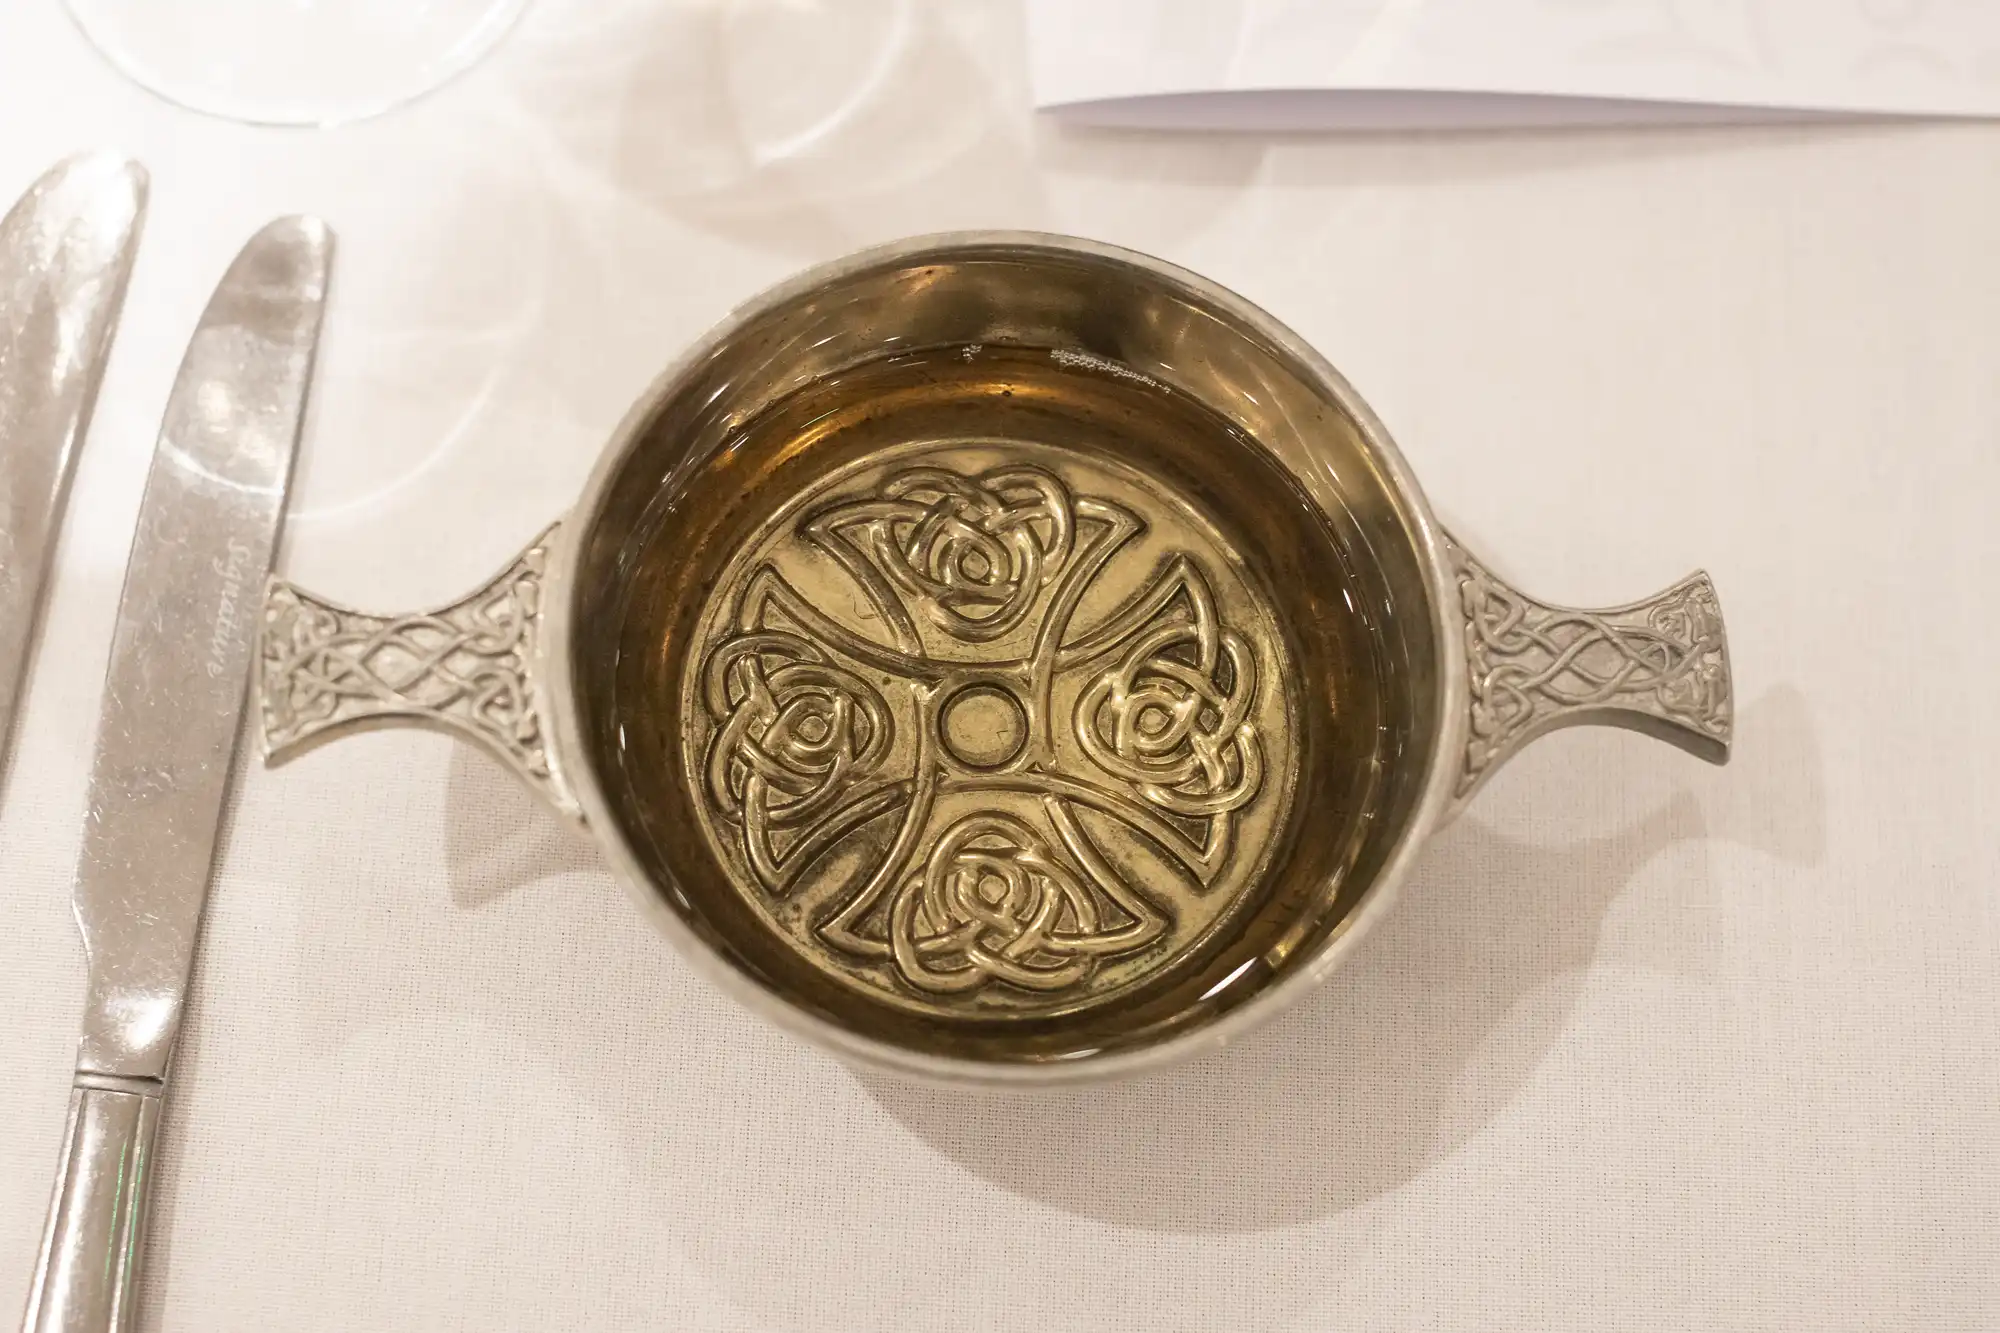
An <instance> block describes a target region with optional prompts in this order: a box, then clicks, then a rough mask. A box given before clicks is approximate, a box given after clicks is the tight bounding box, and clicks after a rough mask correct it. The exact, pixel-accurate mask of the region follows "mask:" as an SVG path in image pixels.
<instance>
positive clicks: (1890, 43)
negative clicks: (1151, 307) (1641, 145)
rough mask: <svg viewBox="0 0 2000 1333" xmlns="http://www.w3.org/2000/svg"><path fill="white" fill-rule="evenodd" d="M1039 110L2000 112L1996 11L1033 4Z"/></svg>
mask: <svg viewBox="0 0 2000 1333" xmlns="http://www.w3.org/2000/svg"><path fill="white" fill-rule="evenodd" d="M1028 12H1029V32H1030V43H1031V48H1032V56H1033V62H1032V63H1033V77H1034V90H1035V100H1036V104H1037V105H1038V106H1042V107H1046V108H1050V109H1052V110H1056V111H1059V112H1061V113H1063V114H1064V115H1065V116H1068V117H1072V118H1076V119H1080V120H1086V121H1090V122H1094V123H1099V124H1115V125H1131V126H1146V127H1182V128H1221V129H1328V128H1334V129H1368V128H1400V127H1413V126H1414V127H1424V126H1430V127H1440V126H1460V125H1470V126H1482V125H1550V124H1579V123H1598V124H1603V123H1628V124H1629V123H1644V122H1657V121H1681V122H1685V121H1689V120H1747V119H1765V118H1770V117H1774V116H1787V117H1797V116H1811V115H1828V114H1831V115H1917V116H2000V0H1029V11H1028Z"/></svg>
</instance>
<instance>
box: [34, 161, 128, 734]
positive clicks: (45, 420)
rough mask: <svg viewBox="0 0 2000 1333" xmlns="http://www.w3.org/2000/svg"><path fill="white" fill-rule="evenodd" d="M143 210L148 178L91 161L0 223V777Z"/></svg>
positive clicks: (50, 181) (43, 184)
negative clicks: (52, 560) (57, 533)
mask: <svg viewBox="0 0 2000 1333" xmlns="http://www.w3.org/2000/svg"><path fill="white" fill-rule="evenodd" d="M145 209H146V172H145V169H144V168H142V167H141V166H140V165H139V164H138V163H136V162H132V161H128V160H127V159H125V158H122V157H117V156H114V155H112V154H109V153H95V154H87V155H84V156H79V157H73V158H70V159H68V160H67V161H64V162H61V163H58V164H57V165H56V166H55V167H53V168H51V169H50V170H49V172H48V173H47V174H46V175H44V176H43V177H42V178H41V179H40V180H38V181H36V182H35V183H34V184H33V185H32V186H30V187H29V188H28V192H27V193H26V194H24V195H22V196H21V199H20V202H18V203H17V204H15V205H14V207H13V208H12V209H11V210H9V212H8V213H7V216H6V217H5V218H4V219H0V770H3V769H4V768H5V765H6V759H7V749H8V742H9V738H10V737H11V736H12V734H13V729H14V726H13V724H14V706H15V703H16V701H17V700H18V698H19V696H20V692H21V680H22V677H23V676H25V675H26V674H27V669H28V657H29V653H30V651H31V649H32V647H33V644H34V639H35V624H36V621H37V620H39V619H40V614H41V606H42V601H43V597H42V589H43V586H44V584H45V583H46V581H47V574H48V566H49V562H50V560H51V558H52V557H53V555H54V553H55V544H56V543H55V538H56V531H57V529H58V528H59V527H60V526H61V523H62V511H63V506H64V503H65V502H66V501H67V499H68V496H69V483H70V477H71V475H72V474H73V473H74V472H75V470H76V456H77V452H78V446H79V445H80V444H81V442H82V440H83V437H84V433H85V432H86V431H87V430H88V429H89V426H90V414H91V408H92V407H93V406H94V405H95V403H96V401H97V388H98V384H99V382H100V381H101V380H102V379H103V376H104V364H105V362H106V361H107V360H108V359H109V357H110V352H111V339H112V332H113V330H114V329H115V328H116V327H117V324H118V314H119V311H120V309H121V308H122V307H123V306H124V303H125V288H126V284H127V282H128V281H129V280H130V278H131V275H132V260H133V257H134V255H135V254H136V253H137V251H138V237H139V226H140V222H141V219H142V218H143V216H144V214H145Z"/></svg>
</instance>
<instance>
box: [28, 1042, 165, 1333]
mask: <svg viewBox="0 0 2000 1333" xmlns="http://www.w3.org/2000/svg"><path fill="white" fill-rule="evenodd" d="M80 1077H81V1078H92V1081H93V1083H94V1082H95V1079H94V1078H93V1076H91V1075H81V1076H80ZM119 1081H120V1082H128V1080H119ZM129 1081H133V1082H143V1083H145V1084H147V1085H149V1086H150V1088H151V1091H150V1092H136V1091H126V1090H122V1089H116V1088H107V1087H100V1086H88V1085H84V1084H79V1085H78V1086H77V1087H76V1088H74V1089H72V1090H71V1092H70V1095H69V1128H68V1130H67V1131H66V1132H65V1133H64V1135H63V1148H62V1162H61V1164H60V1165H59V1166H58V1167H57V1168H56V1190H55V1197H54V1198H53V1199H52V1200H51V1201H50V1203H49V1221H48V1226H47V1228H46V1229H45V1230H44V1231H43V1232H42V1253H41V1258H40V1260H39V1261H38V1263H37V1264H36V1267H35V1278H34V1282H33V1283H32V1284H31V1285H30V1286H29V1288H28V1313H27V1317H26V1318H25V1319H24V1320H23V1321H22V1323H21V1328H22V1333H123V1331H124V1330H127V1329H131V1328H133V1327H135V1326H136V1325H137V1323H138V1314H139V1254H140V1243H141V1241H142V1240H143V1238H144V1237H143V1234H142V1233H143V1232H144V1230H145V1224H146V1205H147V1203H148V1202H149V1201H150V1199H151V1197H152V1193H153V1188H152V1187H153V1139H154V1136H155V1135H156V1134H157V1132H158V1131H159V1127H160V1092H161V1091H162V1089H161V1086H160V1085H159V1084H158V1083H154V1082H152V1081H151V1080H129Z"/></svg>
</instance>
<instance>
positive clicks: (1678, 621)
mask: <svg viewBox="0 0 2000 1333" xmlns="http://www.w3.org/2000/svg"><path fill="white" fill-rule="evenodd" d="M1454 553H1455V555H1456V557H1457V564H1458V573H1459V589H1460V593H1461V596H1462V599H1463V603H1464V611H1465V624H1466V629H1465V636H1466V637H1465V645H1466V659H1467V666H1468V668H1469V670H1470V673H1471V683H1472V725H1471V731H1470V734H1469V736H1468V738H1467V742H1466V755H1465V763H1464V766H1463V768H1462V769H1461V771H1460V774H1459V780H1458V794H1459V795H1460V796H1461V797H1463V796H1465V795H1467V794H1468V793H1470V792H1471V790H1472V789H1473V788H1474V787H1475V786H1477V785H1478V784H1479V782H1480V780H1481V779H1482V778H1483V777H1484V776H1485V775H1486V773H1487V772H1489V771H1490V770H1491V769H1492V767H1493V766H1494V765H1495V764H1496V763H1497V762H1498V761H1499V760H1500V759H1502V758H1504V757H1505V756H1506V755H1507V754H1509V753H1511V752H1512V751H1513V750H1514V749H1515V748H1516V747H1518V746H1519V745H1521V744H1523V743H1524V742H1526V741H1527V740H1528V739H1530V738H1531V737H1533V736H1534V735H1537V734H1539V733H1540V732H1542V731H1545V730H1547V729H1549V728H1550V727H1553V726H1559V725H1561V724H1562V723H1563V722H1564V721H1566V720H1571V719H1574V718H1578V717H1579V716H1580V715H1584V714H1590V713H1602V712H1605V711H1607V710H1615V711H1620V712H1625V713H1628V714H1630V713H1636V714H1643V715H1645V719H1647V720H1650V721H1652V722H1656V723H1659V724H1664V725H1667V726H1669V727H1672V728H1675V729H1679V730H1682V731H1687V732H1694V733H1697V734H1699V735H1700V736H1704V737H1709V738H1712V739H1714V740H1715V741H1719V742H1726V741H1727V740H1728V739H1729V733H1730V724H1731V717H1732V712H1731V703H1730V691H1729V668H1728V660H1727V656H1726V654H1725V651H1724V646H1723V636H1722V615H1721V612H1720V610H1719V608H1718V607H1717V605H1716V600H1715V590H1714V588H1713V587H1712V586H1711V585H1710V584H1709V582H1708V580H1707V579H1706V578H1705V577H1701V576H1697V577H1695V578H1692V579H1689V580H1687V581H1686V582H1683V583H1681V584H1678V585H1676V586H1675V587H1673V588H1671V589H1669V590H1668V591H1667V592H1665V593H1662V594H1661V595H1660V596H1658V597H1656V598H1653V599H1652V600H1651V601H1648V602H1643V603H1639V604H1637V605H1634V606H1630V607H1623V608H1620V609H1618V610H1614V611H1577V610H1571V609H1568V608H1564V607H1554V606H1547V605H1544V604H1543V603H1541V602H1537V601H1535V600H1533V599H1532V598H1529V597H1526V596H1524V595H1523V594H1521V593H1519V592H1517V591H1515V590H1514V589H1513V588H1510V587H1508V586H1507V585H1506V584H1505V583H1502V582H1501V581H1500V580H1499V579H1497V578H1495V577H1494V576H1493V575H1492V574H1490V573H1488V572H1487V571H1486V569H1485V568H1483V567H1482V566H1481V565H1480V564H1479V563H1478V562H1477V561H1474V560H1473V559H1471V557H1469V556H1467V555H1466V554H1465V553H1464V552H1463V551H1462V550H1457V549H1456V548H1454Z"/></svg>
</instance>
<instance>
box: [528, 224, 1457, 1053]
mask: <svg viewBox="0 0 2000 1333" xmlns="http://www.w3.org/2000/svg"><path fill="white" fill-rule="evenodd" d="M1281 334H1282V331H1277V332H1275V333H1274V332H1272V331H1270V330H1268V329H1265V328H1260V327H1259V326H1258V325H1257V323H1256V322H1254V321H1251V320H1246V319H1245V318H1244V317H1243V316H1242V312H1241V311H1239V310H1235V309H1231V308H1229V301H1228V298H1226V297H1224V296H1222V295H1220V294H1217V293H1214V292H1212V291H1209V290H1206V289H1204V288H1202V287H1200V286H1198V285H1197V284H1194V283H1193V282H1192V281H1182V280H1179V279H1177V278H1175V277H1173V276H1172V275H1169V274H1165V273H1161V272H1157V271H1154V270H1151V269H1149V268H1144V267H1140V266H1137V265H1134V264H1129V263H1125V262H1123V261H1121V260H1120V259H1118V258H1116V257H1114V256H1108V255H1103V254H1095V253H1087V252H1079V251H1074V250H1067V249H1062V248H1057V247H1042V246H1037V245H1033V244H1028V243H1019V244H1013V245H994V244H980V245H967V246H964V247H961V248H958V249H953V248H951V247H945V248H942V249H939V250H936V251H933V252H931V253H928V254H925V255H922V256H919V257H918V258H916V259H900V260H892V261H885V262H884V263H882V264H881V265H879V266H876V267H874V268H867V267H864V268H862V269H859V270H857V271H854V272H851V273H848V274H846V275H844V276H842V277H840V278H838V279H835V280H833V281H831V282H829V283H826V284H823V285H820V286H817V287H813V288H808V289H802V290H800V291H798V292H795V293H791V294H781V295H780V296H779V297H777V298H775V299H773V300H772V301H770V302H769V303H767V304H766V305H765V306H764V307H763V308H762V309H760V310H757V311H755V312H753V313H752V314H750V315H749V316H747V317H746V318H745V319H744V320H742V321H741V322H739V324H738V325H737V326H735V327H734V328H731V329H728V330H726V331H725V332H724V334H723V335H721V337H720V340H719V341H718V342H717V343H716V344H715V345H713V346H712V347H710V348H709V349H707V350H706V351H705V353H704V354H703V355H702V356H701V357H699V358H698V359H697V360H696V361H695V362H694V363H693V364H692V365H691V366H690V367H689V368H687V369H686V370H685V371H684V372H683V373H682V374H681V375H680V376H678V377H677V379H676V380H675V381H674V382H673V383H672V384H671V385H669V386H668V389H667V391H666V393H665V396H664V397H663V399H662V401H660V402H659V403H658V404H657V405H656V406H655V408H654V409H653V411H652V412H651V414H650V416H649V417H648V418H647V419H646V420H645V422H644V423H643V425H642V427H641V429H640V430H639V431H638V433H637V434H636V436H635V437H634V439H633V441H632V443H631V444H630V446H629V447H628V448H627V449H626V451H625V453H624V455H623V457H622V458H621V460H620V462H619V463H618V465H617V472H616V474H615V476H614V478H613V482H612V484H611V485H609V486H608V487H605V488H603V489H602V491H601V497H602V498H601V501H600V503H599V504H598V505H597V507H596V512H594V513H591V514H587V515H582V516H580V517H581V518H582V519H583V521H584V522H585V524H586V528H585V532H584V538H583V541H582V544H581V546H580V548H579V554H578V559H577V564H576V568H575V572H574V579H573V582H572V586H571V592H570V596H571V597H572V599H573V601H572V607H571V625H572V632H571V637H570V643H569V647H568V651H569V652H570V654H571V664H570V665H571V670H572V674H573V677H574V679H575V682H576V694H577V704H578V710H579V717H580V721H581V724H582V733H583V739H584V745H585V750H586V754H585V760H586V762H588V763H589V764H590V765H591V766H592V770H593V777H594V778H595V780H596V782H597V783H598V785H599V787H600V788H601V790H602V791H603V792H604V794H605V797H606V803H607V805H608V806H609V808H610V809H611V811H612V812H613V817H614V821H615V823H616V824H617V827H616V828H615V829H613V830H602V831H601V832H606V833H608V834H609V835H610V836H615V837H617V838H620V839H622V840H623V842H624V843H625V845H626V846H627V847H628V848H629V849H630V851H631V853H632V855H633V856H634V858H635V859H636V860H637V861H638V863H639V864H640V865H641V866H642V867H643V868H644V869H645V871H646V873H647V877H648V878H649V879H650V881H651V882H652V883H654V884H655V885H656V886H657V888H658V891H659V892H660V893H661V895H662V898H663V901H665V902H666V903H667V904H668V905H669V906H670V908H671V909H672V910H673V911H674V912H675V913H677V914H678V915H679V916H680V917H681V918H682V920H683V921H685V922H686V923H687V924H688V925H689V926H690V927H691V928H692V929H693V931H694V932H695V933H696V934H697V935H698V936H699V937H700V938H701V939H702V940H704V941H705V942H706V943H707V944H708V945H709V946H710V947H712V948H713V949H714V950H715V951H716V952H717V953H719V954H720V955H721V956H723V957H724V958H725V959H727V960H728V961H730V962H731V963H733V964H734V965H735V966H737V967H738V968H740V969H741V970H743V971H744V972H746V973H747V974H748V975H750V976H751V977H752V978H754V979H755V980H756V981H757V982H758V983H760V984H761V985H763V986H765V987H767V988H769V989H770V990H772V991H773V992H775V993H777V994H779V995H781V996H782V997H783V998H785V999H786V1000H788V1001H790V1002H791V1003H793V1004H795V1005H798V1006H800V1007H802V1008H804V1009H805V1010H807V1011H808V1012H811V1013H815V1014H817V1015H819V1016H820V1017H822V1018H824V1019H826V1020H828V1021H830V1022H833V1023H835V1024H838V1025H840V1026H843V1027H845V1028H848V1029H849V1030H851V1031H854V1032H856V1033H858V1034H862V1035H865V1036H867V1037H870V1038H873V1039H876V1040H880V1041H886V1042H890V1043H893V1044H896V1045H900V1046H904V1047H907V1048H909V1049H911V1050H913V1051H919V1052H926V1053H933V1054H947V1055H953V1056H959V1057H969V1058H974V1059H981V1060H989V1061H1040V1060H1052V1059H1064V1058H1077V1057H1078V1056H1085V1055H1090V1054H1094V1053H1098V1052H1102V1051H1109V1050H1119V1049H1129V1048H1131V1047H1133V1046H1135V1045H1143V1044H1148V1043H1152V1042H1156V1041H1159V1040H1161V1039H1163V1038H1165V1037H1166V1036H1169V1035H1172V1034H1174V1033H1178V1032H1181V1031H1185V1030H1187V1029H1189V1028H1190V1027H1192V1026H1195V1025H1199V1024H1201V1023H1203V1022H1205V1021H1207V1020H1208V1019H1210V1018H1212V1017H1213V1016H1214V1015H1216V1014H1219V1013H1221V1012H1223V1011H1225V1010H1227V1009H1229V1008H1231V1007H1233V1006H1234V1005H1236V1004H1239V1003H1241V1002H1242V1001H1243V1000H1244V999H1246V998H1247V997H1249V996H1250V995H1252V994H1255V993H1256V992H1257V991H1258V990H1259V989H1261V988H1262V987H1264V986H1266V985H1268V984H1269V982H1270V981H1271V979H1272V978H1273V977H1274V976H1276V975H1279V974H1282V973H1284V972H1286V971H1288V970H1291V969H1293V968H1296V967H1299V966H1301V965H1302V964H1304V963H1306V962H1308V961H1309V960H1310V959H1311V958H1312V957H1314V956H1315V955H1316V954H1317V952H1318V951H1319V949H1320V948H1321V947H1322V946H1323V945H1324V944H1325V943H1326V942H1327V941H1328V940H1329V939H1330V938H1332V936H1333V935H1334V934H1335V933H1336V932H1337V931H1338V930H1339V928H1340V925H1341V923H1342V921H1343V920H1344V919H1345V918H1346V916H1347V914H1348V913H1349V912H1350V911H1351V910H1352V908H1353V907H1354V905H1355V904H1356V903H1357V902H1358V901H1359V900H1360V898H1361V897H1362V896H1363V894H1364V893H1365V891H1366V889H1367V887H1368V885H1369V884H1370V882H1371V881H1372V877H1373V875H1374V872H1375V870H1376V868H1377V867H1378V866H1379V865H1380V864H1381V862H1382V860H1383V859H1384V858H1385V857H1386V856H1387V855H1388V854H1389V852H1390V851H1391V850H1392V849H1393V847H1394V846H1395V844H1396V842H1397V839H1398V838H1399V837H1400V836H1401V834H1402V833H1403V832H1404V831H1406V830H1407V828H1408V826H1409V823H1410V815H1411V813H1412V810H1413V808H1414V803H1415V801H1416V800H1417V799H1418V796H1419V794H1420V792H1421V789H1422V779H1423V776H1424V774H1423V771H1422V770H1423V768H1424V765H1425V764H1427V763H1428V762H1429V755H1430V753H1431V750H1432V748H1433V746H1432V744H1431V742H1432V740H1433V738H1434V736H1435V730H1436V728H1437V726H1438V725H1439V719H1438V718H1437V717H1436V716H1435V712H1436V705H1435V702H1434V699H1435V695H1436V690H1435V688H1434V686H1435V682H1436V671H1437V656H1438V654H1437V645H1436V643H1435V641H1434V630H1433V627H1432V626H1433V618H1432V614H1431V612H1432V608H1431V604H1430V601H1429V594H1428V591H1427V585H1426V584H1425V581H1424V574H1423V568H1422V560H1421V556H1420V554H1419V550H1418V543H1417V541H1416V539H1415V536H1414V520H1413V518H1412V516H1411V515H1410V514H1409V513H1408V512H1407V505H1408V500H1407V498H1406V496H1405V495H1404V494H1403V493H1402V492H1400V491H1399V490H1398V489H1397V488H1396V487H1395V486H1394V485H1393V484H1392V483H1391V482H1390V481H1389V479H1388V478H1387V476H1386V475H1385V473H1384V470H1383V466H1382V460H1381V458H1380V457H1379V455H1378V454H1377V453H1376V452H1375V451H1374V450H1373V449H1372V448H1371V446H1370V445H1369V443H1368V441H1367V439H1366V436H1365V432H1364V431H1363V429H1362V427H1361V426H1360V424H1359V423H1358V422H1357V421H1356V420H1355V419H1354V415H1353V414H1352V413H1350V412H1349V411H1348V410H1347V409H1346V408H1345V406H1344V405H1343V403H1342V401H1341V393H1342V392H1343V391H1342V390H1340V389H1339V388H1338V387H1337V386H1335V385H1333V384H1330V383H1327V382H1326V381H1325V380H1324V378H1323V377H1322V376H1319V375H1316V374H1315V373H1314V372H1313V369H1312V367H1311V366H1310V365H1309V364H1305V363H1303V358H1302V357H1301V355H1300V354H1299V353H1297V352H1296V350H1295V349H1290V348H1288V347H1287V346H1286V345H1284V341H1283V339H1282V337H1281V336H1280V335H1281Z"/></svg>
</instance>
